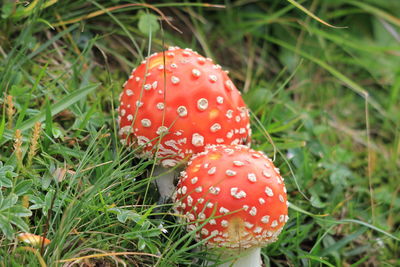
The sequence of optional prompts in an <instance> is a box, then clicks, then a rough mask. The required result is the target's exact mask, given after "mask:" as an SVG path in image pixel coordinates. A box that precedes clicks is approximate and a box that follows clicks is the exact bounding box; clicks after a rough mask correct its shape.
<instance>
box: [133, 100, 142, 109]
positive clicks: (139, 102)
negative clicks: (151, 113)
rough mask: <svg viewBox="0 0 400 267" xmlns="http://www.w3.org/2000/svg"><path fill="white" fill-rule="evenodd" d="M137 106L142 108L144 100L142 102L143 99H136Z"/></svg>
mask: <svg viewBox="0 0 400 267" xmlns="http://www.w3.org/2000/svg"><path fill="white" fill-rule="evenodd" d="M135 104H136V106H137V107H138V108H140V107H141V106H143V102H141V101H139V100H138V101H136V103H135Z"/></svg>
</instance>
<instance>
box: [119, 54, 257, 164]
mask: <svg viewBox="0 0 400 267" xmlns="http://www.w3.org/2000/svg"><path fill="white" fill-rule="evenodd" d="M120 102H121V104H120V107H119V109H118V112H119V125H120V131H119V134H120V137H121V141H122V142H124V143H127V144H128V145H130V146H136V147H137V146H140V147H141V148H142V156H148V157H151V156H153V155H154V154H155V153H156V156H157V157H159V158H161V164H162V165H163V166H174V165H176V164H177V163H178V162H180V161H181V160H183V159H188V158H189V157H190V156H191V155H192V154H195V153H198V152H201V151H203V150H204V147H205V146H206V145H207V144H234V145H237V144H248V143H249V141H250V135H251V130H250V124H249V113H248V109H247V107H246V105H245V103H244V102H243V99H242V97H241V95H240V92H239V91H238V90H237V89H236V87H235V86H234V84H233V83H232V81H231V80H230V79H229V77H228V75H227V73H226V72H225V71H223V70H222V69H221V66H219V65H215V64H214V63H213V62H212V60H211V59H208V58H205V57H202V56H200V55H199V54H198V53H196V52H194V51H192V50H191V49H180V48H177V47H172V48H170V49H169V50H168V51H165V52H160V53H156V54H153V55H151V56H150V57H149V58H147V59H146V60H145V61H143V62H142V64H141V65H140V66H138V67H137V68H136V69H134V70H133V71H132V74H131V76H130V77H129V80H128V81H127V82H126V84H125V85H124V90H123V92H122V94H121V95H120ZM160 136H161V137H160ZM160 138H161V139H160Z"/></svg>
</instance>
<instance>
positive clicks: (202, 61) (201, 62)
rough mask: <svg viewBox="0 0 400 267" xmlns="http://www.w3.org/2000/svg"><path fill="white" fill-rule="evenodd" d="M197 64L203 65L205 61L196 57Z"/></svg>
mask: <svg viewBox="0 0 400 267" xmlns="http://www.w3.org/2000/svg"><path fill="white" fill-rule="evenodd" d="M197 62H199V64H201V65H203V64H204V63H205V62H206V59H205V58H204V57H198V58H197Z"/></svg>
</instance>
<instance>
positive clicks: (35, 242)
mask: <svg viewBox="0 0 400 267" xmlns="http://www.w3.org/2000/svg"><path fill="white" fill-rule="evenodd" d="M17 238H18V239H19V240H20V241H22V242H24V243H26V244H30V245H32V246H35V247H37V246H41V245H42V242H43V243H44V246H47V245H48V244H50V242H51V241H50V240H49V239H47V238H45V237H43V236H40V235H35V234H30V233H20V234H18V235H17Z"/></svg>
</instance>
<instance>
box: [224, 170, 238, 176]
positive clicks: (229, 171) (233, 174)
mask: <svg viewBox="0 0 400 267" xmlns="http://www.w3.org/2000/svg"><path fill="white" fill-rule="evenodd" d="M225 173H226V175H228V176H235V175H236V172H235V171H233V170H226V171H225Z"/></svg>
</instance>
